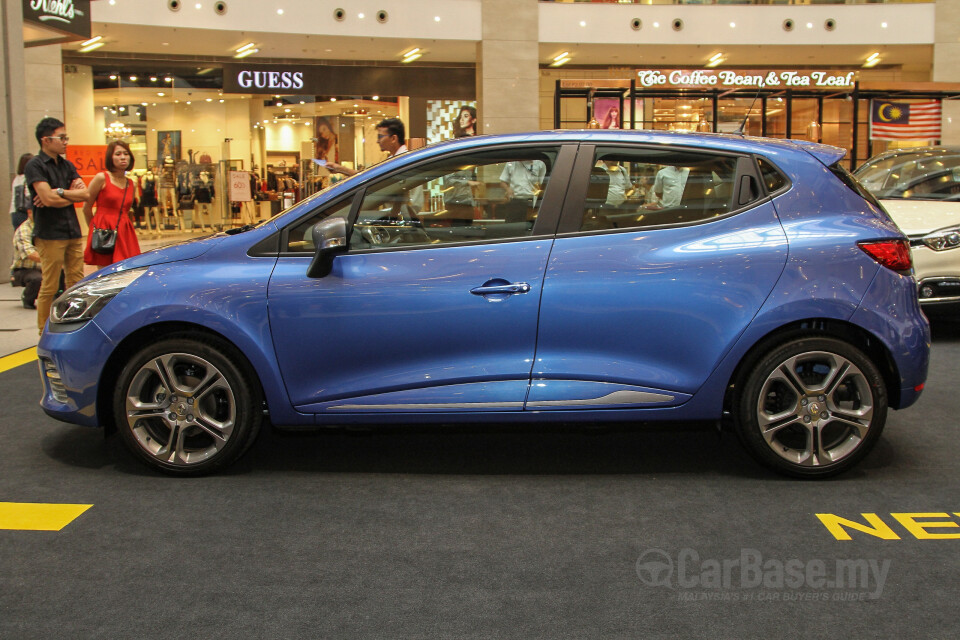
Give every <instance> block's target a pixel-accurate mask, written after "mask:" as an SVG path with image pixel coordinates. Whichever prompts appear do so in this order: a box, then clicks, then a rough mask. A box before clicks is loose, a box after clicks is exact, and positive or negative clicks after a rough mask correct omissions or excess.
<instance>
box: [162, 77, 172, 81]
mask: <svg viewBox="0 0 960 640" xmlns="http://www.w3.org/2000/svg"><path fill="white" fill-rule="evenodd" d="M163 81H164V82H173V78H171V77H170V76H167V77H166V78H164V79H163Z"/></svg>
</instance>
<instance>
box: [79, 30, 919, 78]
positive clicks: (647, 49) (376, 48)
mask: <svg viewBox="0 0 960 640" xmlns="http://www.w3.org/2000/svg"><path fill="white" fill-rule="evenodd" d="M93 33H94V34H97V35H102V36H103V37H104V39H105V40H106V42H107V44H106V45H105V46H104V47H102V48H100V49H98V50H97V51H95V52H93V53H91V54H79V53H75V56H76V58H75V59H74V61H78V59H79V58H89V59H91V60H95V59H98V58H103V57H115V56H118V55H123V57H129V58H134V59H135V58H138V57H139V58H144V57H147V58H153V57H155V56H192V57H210V58H213V59H218V60H221V61H222V60H226V59H229V60H232V59H233V58H232V55H233V53H234V51H235V50H236V49H237V48H239V47H240V46H242V45H244V44H246V43H248V42H253V43H255V45H256V46H257V48H258V49H260V51H259V52H258V53H257V54H255V55H253V56H250V57H249V58H247V60H249V61H250V62H255V61H256V60H258V59H260V60H262V59H272V60H274V61H276V60H303V59H306V60H318V61H320V60H323V61H331V62H333V61H335V62H338V63H343V62H357V63H362V62H367V63H395V62H398V61H399V60H400V58H401V56H402V54H403V53H404V52H406V51H409V50H410V49H412V48H414V47H420V48H421V49H423V50H424V54H423V57H422V58H421V59H420V60H418V61H417V62H415V63H413V64H417V65H425V64H430V63H453V64H475V63H476V55H477V48H476V43H475V42H473V41H469V40H432V39H423V40H417V39H406V38H369V37H343V36H329V35H302V34H275V33H271V34H263V33H246V32H240V31H222V30H214V29H171V28H159V27H152V26H145V25H118V24H104V23H94V25H93ZM79 48H80V47H79V44H70V45H65V46H64V49H65V50H66V51H71V52H76V50H77V49H79ZM539 50H540V61H541V63H542V64H547V63H549V62H550V61H551V60H552V59H553V58H554V56H556V55H557V54H559V53H561V52H563V51H569V52H570V54H571V56H572V58H573V60H572V61H571V62H570V63H569V66H573V65H577V66H581V65H587V66H597V67H604V68H606V67H635V68H636V67H674V66H693V67H696V66H702V65H703V64H704V63H705V62H706V61H707V60H708V59H709V58H710V57H711V56H712V55H713V54H715V53H717V52H718V51H720V50H722V51H723V53H724V54H725V58H726V62H725V63H724V66H726V67H737V66H739V67H756V66H758V64H759V62H758V61H761V60H762V61H763V63H764V65H763V66H779V67H809V66H827V65H828V66H832V67H836V66H850V67H859V65H860V64H861V63H862V62H863V60H864V59H865V58H866V56H868V55H869V54H871V53H873V52H874V51H879V52H880V54H881V57H882V60H883V62H882V66H884V67H887V66H898V67H902V68H904V69H905V70H926V69H929V68H930V67H931V65H932V61H933V47H932V46H931V45H877V46H868V45H839V46H832V47H822V46H788V45H783V46H770V45H762V46H761V45H741V46H724V47H717V46H711V45H695V46H683V45H676V46H674V45H667V46H664V45H604V44H578V43H541V44H540V47H539Z"/></svg>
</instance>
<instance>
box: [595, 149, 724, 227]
mask: <svg viewBox="0 0 960 640" xmlns="http://www.w3.org/2000/svg"><path fill="white" fill-rule="evenodd" d="M736 177H737V159H736V158H735V157H731V156H719V155H712V154H705V153H697V152H691V151H677V150H673V149H666V150H665V149H621V148H614V147H598V148H597V150H596V153H595V156H594V164H593V167H592V169H591V173H590V183H589V186H588V188H587V198H586V202H585V205H584V212H583V219H582V222H581V226H580V229H581V230H583V231H592V230H597V229H629V228H641V227H649V226H660V225H666V224H678V223H690V222H699V221H703V220H708V219H710V218H715V217H718V216H722V215H724V214H726V213H728V212H730V211H732V210H733V209H734V208H735V207H734V206H733V193H734V187H735V184H736Z"/></svg>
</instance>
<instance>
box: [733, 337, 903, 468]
mask: <svg viewBox="0 0 960 640" xmlns="http://www.w3.org/2000/svg"><path fill="white" fill-rule="evenodd" d="M735 411H736V417H737V420H736V428H737V432H738V434H739V436H740V438H741V440H742V441H743V443H744V444H745V445H746V447H747V449H748V451H749V452H750V453H751V454H752V455H753V456H754V457H755V458H756V459H757V460H759V461H760V462H762V463H764V464H766V465H767V466H769V467H772V468H773V469H775V470H777V471H779V472H781V473H785V474H787V475H792V476H798V477H825V476H830V475H834V474H837V473H841V472H843V471H846V470H847V469H849V468H850V467H852V466H854V465H855V464H857V463H858V462H859V461H860V460H861V459H862V458H863V457H864V456H865V455H866V454H867V453H868V452H869V451H870V449H871V448H872V447H873V445H874V444H875V443H876V441H877V439H878V438H879V437H880V433H881V431H882V430H883V425H884V423H885V422H886V417H887V391H886V386H885V384H884V381H883V377H882V376H881V375H880V371H879V370H878V369H877V367H876V365H874V364H873V362H872V361H871V360H870V359H869V358H868V357H867V356H866V355H864V354H863V353H862V352H861V351H860V350H859V349H857V348H855V347H853V346H852V345H850V344H848V343H846V342H843V341H842V340H837V339H834V338H803V339H799V340H793V341H790V342H787V343H785V344H781V345H779V346H778V347H776V348H774V349H773V350H772V351H770V352H769V353H768V354H767V355H765V356H761V358H760V359H759V361H757V363H756V365H755V367H754V368H753V370H752V371H751V372H749V373H748V374H747V376H746V380H745V383H744V384H743V385H742V387H741V389H740V392H739V394H738V396H737V400H736V407H735Z"/></svg>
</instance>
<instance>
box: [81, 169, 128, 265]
mask: <svg viewBox="0 0 960 640" xmlns="http://www.w3.org/2000/svg"><path fill="white" fill-rule="evenodd" d="M103 177H104V178H105V180H106V181H105V182H104V185H103V188H102V189H101V190H100V193H99V194H98V195H97V203H96V204H97V210H96V213H94V214H93V219H92V220H91V221H90V227H91V228H92V227H96V228H98V229H116V230H117V243H116V245H115V246H114V249H113V253H96V252H94V251H93V250H92V249H91V248H90V242H91V241H92V239H93V236H92V235H90V234H87V248H86V250H85V251H84V252H83V261H84V262H85V263H87V264H93V265H97V266H100V267H105V266H107V265H108V264H113V263H114V262H119V261H120V260H123V259H124V258H129V257H130V256H136V255H140V243H139V242H138V241H137V232H136V230H135V229H134V228H133V223H132V222H130V206H131V205H132V204H133V197H134V196H133V194H134V187H133V181H132V180H131V179H130V178H127V182H128V185H129V186H128V187H127V189H126V195H124V190H123V189H121V188H120V187H118V186H116V185H115V184H113V182H112V181H111V180H110V174H108V173H104V174H103ZM121 200H122V203H121ZM121 211H122V212H123V215H120V212H121ZM118 218H119V221H120V224H119V225H118V224H117V220H118Z"/></svg>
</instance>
